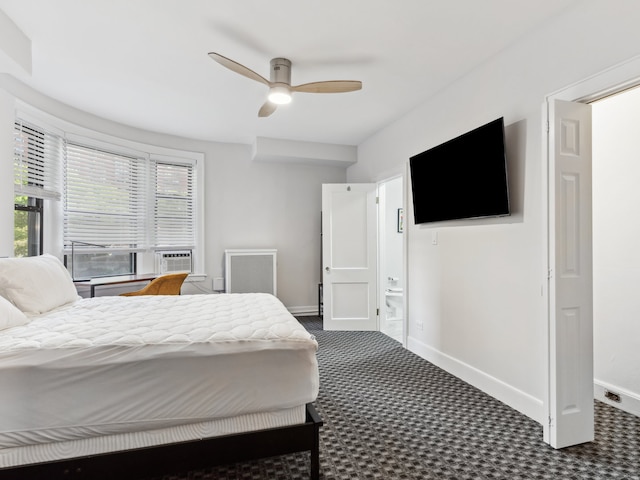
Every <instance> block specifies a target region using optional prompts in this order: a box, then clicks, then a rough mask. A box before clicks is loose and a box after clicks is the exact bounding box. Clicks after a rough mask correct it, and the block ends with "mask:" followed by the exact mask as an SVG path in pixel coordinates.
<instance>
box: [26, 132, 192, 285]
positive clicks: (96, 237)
mask: <svg viewBox="0 0 640 480" xmlns="http://www.w3.org/2000/svg"><path fill="white" fill-rule="evenodd" d="M15 137H16V148H15V151H16V155H15V158H16V160H15V162H14V163H15V165H16V166H15V178H16V181H15V183H16V207H15V209H16V226H15V238H16V245H15V250H16V252H17V253H19V254H25V255H27V254H36V255H37V254H39V253H42V243H43V242H42V235H43V231H44V235H45V236H46V235H47V231H46V230H44V228H43V224H42V218H43V209H42V199H56V200H57V199H61V200H62V202H61V207H60V208H59V212H60V213H59V215H60V218H59V219H57V220H56V221H58V220H59V223H60V224H61V225H60V227H61V228H60V227H55V229H59V233H57V235H60V236H61V237H62V238H59V240H57V241H55V242H53V244H55V245H60V246H61V247H62V253H63V255H64V260H65V264H66V265H67V268H68V269H69V270H70V271H71V273H72V276H73V278H74V279H75V280H80V279H88V278H92V277H96V276H111V275H124V274H132V273H136V272H137V270H138V266H139V265H144V267H142V268H144V269H145V270H146V271H150V270H152V269H153V268H152V267H151V268H150V265H153V264H154V261H153V260H154V252H155V251H157V250H162V251H165V250H181V251H183V250H195V249H196V238H197V234H196V225H197V222H196V214H197V211H196V210H197V209H196V205H197V202H196V173H197V168H196V167H197V160H196V158H197V157H196V155H193V154H191V152H182V153H184V154H185V155H184V156H181V155H180V153H181V152H180V151H171V153H172V154H169V155H166V154H164V151H167V150H168V149H162V148H159V147H149V150H147V151H144V150H142V149H141V150H138V149H137V148H136V149H134V148H131V144H132V143H133V142H122V143H123V144H124V143H127V145H126V146H123V145H120V144H118V143H117V142H114V143H111V142H108V141H103V140H96V139H93V138H88V137H85V136H81V135H78V134H77V133H75V132H72V133H68V132H61V133H57V134H54V133H49V132H47V131H45V130H44V129H41V128H39V127H37V126H34V125H31V124H28V123H27V122H24V121H21V120H18V121H17V122H16V130H15ZM102 137H104V136H102ZM138 146H142V147H144V146H143V145H138ZM174 152H175V153H176V154H175V155H173V153H174ZM194 157H196V158H194ZM49 177H51V178H49ZM53 180H56V181H53ZM44 211H45V212H46V209H45V210H44ZM55 229H54V230H55ZM36 235H40V236H39V237H38V238H36ZM143 273H144V272H143Z"/></svg>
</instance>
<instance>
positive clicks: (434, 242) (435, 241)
mask: <svg viewBox="0 0 640 480" xmlns="http://www.w3.org/2000/svg"><path fill="white" fill-rule="evenodd" d="M437 244H438V231H437V230H433V231H432V232H431V245H437Z"/></svg>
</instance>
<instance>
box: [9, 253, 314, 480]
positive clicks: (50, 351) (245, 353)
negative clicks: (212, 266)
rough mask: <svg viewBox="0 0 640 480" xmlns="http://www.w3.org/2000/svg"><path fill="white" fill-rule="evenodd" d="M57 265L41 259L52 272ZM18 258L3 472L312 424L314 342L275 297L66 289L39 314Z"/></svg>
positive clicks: (12, 305) (12, 294) (11, 299)
mask: <svg viewBox="0 0 640 480" xmlns="http://www.w3.org/2000/svg"><path fill="white" fill-rule="evenodd" d="M52 258H53V257H51V258H42V257H38V258H37V259H34V261H40V263H42V262H45V263H46V262H48V266H47V268H48V267H51V269H52V270H55V269H56V268H58V267H59V266H61V265H58V264H57V263H56V262H57V260H55V259H52ZM10 260H18V259H2V260H0V294H2V297H4V298H5V299H7V300H9V302H7V301H5V300H4V299H3V300H2V302H3V303H2V304H0V307H2V308H4V309H5V310H8V311H9V314H8V315H4V317H3V318H5V319H8V320H6V321H5V324H2V323H1V322H0V328H1V327H4V329H2V330H0V385H2V388H1V389H0V419H2V421H1V422H0V469H1V468H6V467H14V466H18V465H24V464H33V463H38V462H49V461H54V460H60V459H64V458H76V457H81V456H86V455H93V454H97V453H103V452H112V451H122V450H130V449H136V448H140V447H147V446H153V445H161V444H167V443H175V442H180V441H185V440H192V439H199V438H208V437H216V436H220V435H228V434H230V433H237V432H247V431H255V430H262V429H266V428H274V427H275V428H278V427H283V426H287V425H296V424H301V423H304V422H305V417H306V409H305V405H306V404H309V403H311V402H313V401H314V400H315V398H316V396H317V394H318V385H319V379H318V365H317V360H316V355H315V354H316V351H317V347H318V345H317V342H316V341H315V339H314V338H313V336H312V335H310V334H309V333H308V332H307V331H306V330H305V329H304V327H303V326H302V325H301V324H300V323H299V322H297V320H296V319H295V318H294V317H293V316H292V315H291V314H290V313H289V312H288V311H287V310H286V308H285V307H284V306H283V305H282V303H281V302H280V301H279V300H278V299H276V298H275V297H273V296H271V295H268V294H224V295H193V296H189V295H185V296H144V297H97V298H92V299H80V298H78V297H77V294H75V292H74V293H73V294H72V293H71V291H67V297H66V298H65V296H64V295H60V292H57V296H58V297H60V298H61V299H62V300H65V302H64V303H62V304H61V305H56V306H54V308H49V307H50V304H55V303H56V302H55V301H50V299H49V300H47V298H45V297H47V295H46V294H45V295H44V297H43V298H44V299H43V300H41V301H36V302H35V303H36V304H40V306H41V304H42V302H43V301H44V302H45V303H47V302H48V303H47V305H46V307H45V308H37V307H38V305H36V306H35V307H34V305H30V304H29V302H32V303H33V302H34V301H33V299H32V298H31V297H30V296H29V295H27V292H26V291H25V290H24V289H23V290H19V289H17V288H16V287H15V285H16V281H17V282H18V283H20V280H21V279H20V278H18V279H17V280H16V278H15V275H14V276H13V277H12V276H11V273H12V272H13V273H14V274H15V270H13V271H12V268H13V267H15V264H16V263H19V262H16V261H14V262H11V261H10ZM7 263H9V264H10V265H9V267H8V268H7V265H6V264H7ZM21 265H22V266H24V263H22V264H21ZM41 266H42V265H40V267H41ZM62 268H64V267H62ZM21 272H22V270H21ZM65 272H66V270H65ZM56 274H58V273H56ZM20 275H22V273H21V274H20ZM20 275H18V277H20ZM45 276H46V275H45ZM11 278H12V279H11ZM49 280H51V279H49ZM65 281H66V280H65ZM69 281H70V279H69ZM33 282H35V284H33ZM37 283H38V280H37V279H35V280H33V281H32V284H31V285H29V289H30V290H32V291H33V290H34V288H35V289H37V288H39V286H38V285H37ZM12 286H13V287H12ZM12 288H13V290H12ZM56 288H57V287H56ZM16 292H19V293H16ZM20 295H23V296H24V299H25V302H23V303H21V298H20ZM8 303H10V306H7V304H8ZM19 307H22V309H23V310H25V309H26V311H21V312H16V311H15V310H12V308H17V309H18V310H20V308H19ZM29 310H31V311H29ZM39 310H44V311H39ZM20 313H22V314H23V315H22V316H21V315H20ZM13 317H15V318H13ZM7 324H8V325H7Z"/></svg>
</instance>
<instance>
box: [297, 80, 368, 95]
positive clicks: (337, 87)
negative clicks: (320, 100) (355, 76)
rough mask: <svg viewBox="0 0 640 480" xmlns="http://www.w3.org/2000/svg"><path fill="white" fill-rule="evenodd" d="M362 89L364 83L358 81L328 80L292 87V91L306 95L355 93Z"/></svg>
mask: <svg viewBox="0 0 640 480" xmlns="http://www.w3.org/2000/svg"><path fill="white" fill-rule="evenodd" d="M361 88H362V82H360V81H358V80H327V81H325V82H311V83H303V84H302V85H297V86H295V87H291V90H292V91H294V92H305V93H345V92H354V91H356V90H360V89H361Z"/></svg>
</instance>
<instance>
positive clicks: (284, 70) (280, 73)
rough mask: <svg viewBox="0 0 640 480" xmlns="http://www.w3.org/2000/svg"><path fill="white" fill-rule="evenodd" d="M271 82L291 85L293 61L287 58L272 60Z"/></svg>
mask: <svg viewBox="0 0 640 480" xmlns="http://www.w3.org/2000/svg"><path fill="white" fill-rule="evenodd" d="M271 82H272V83H284V84H285V85H291V61H289V60H287V59H286V58H274V59H273V60H271Z"/></svg>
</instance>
